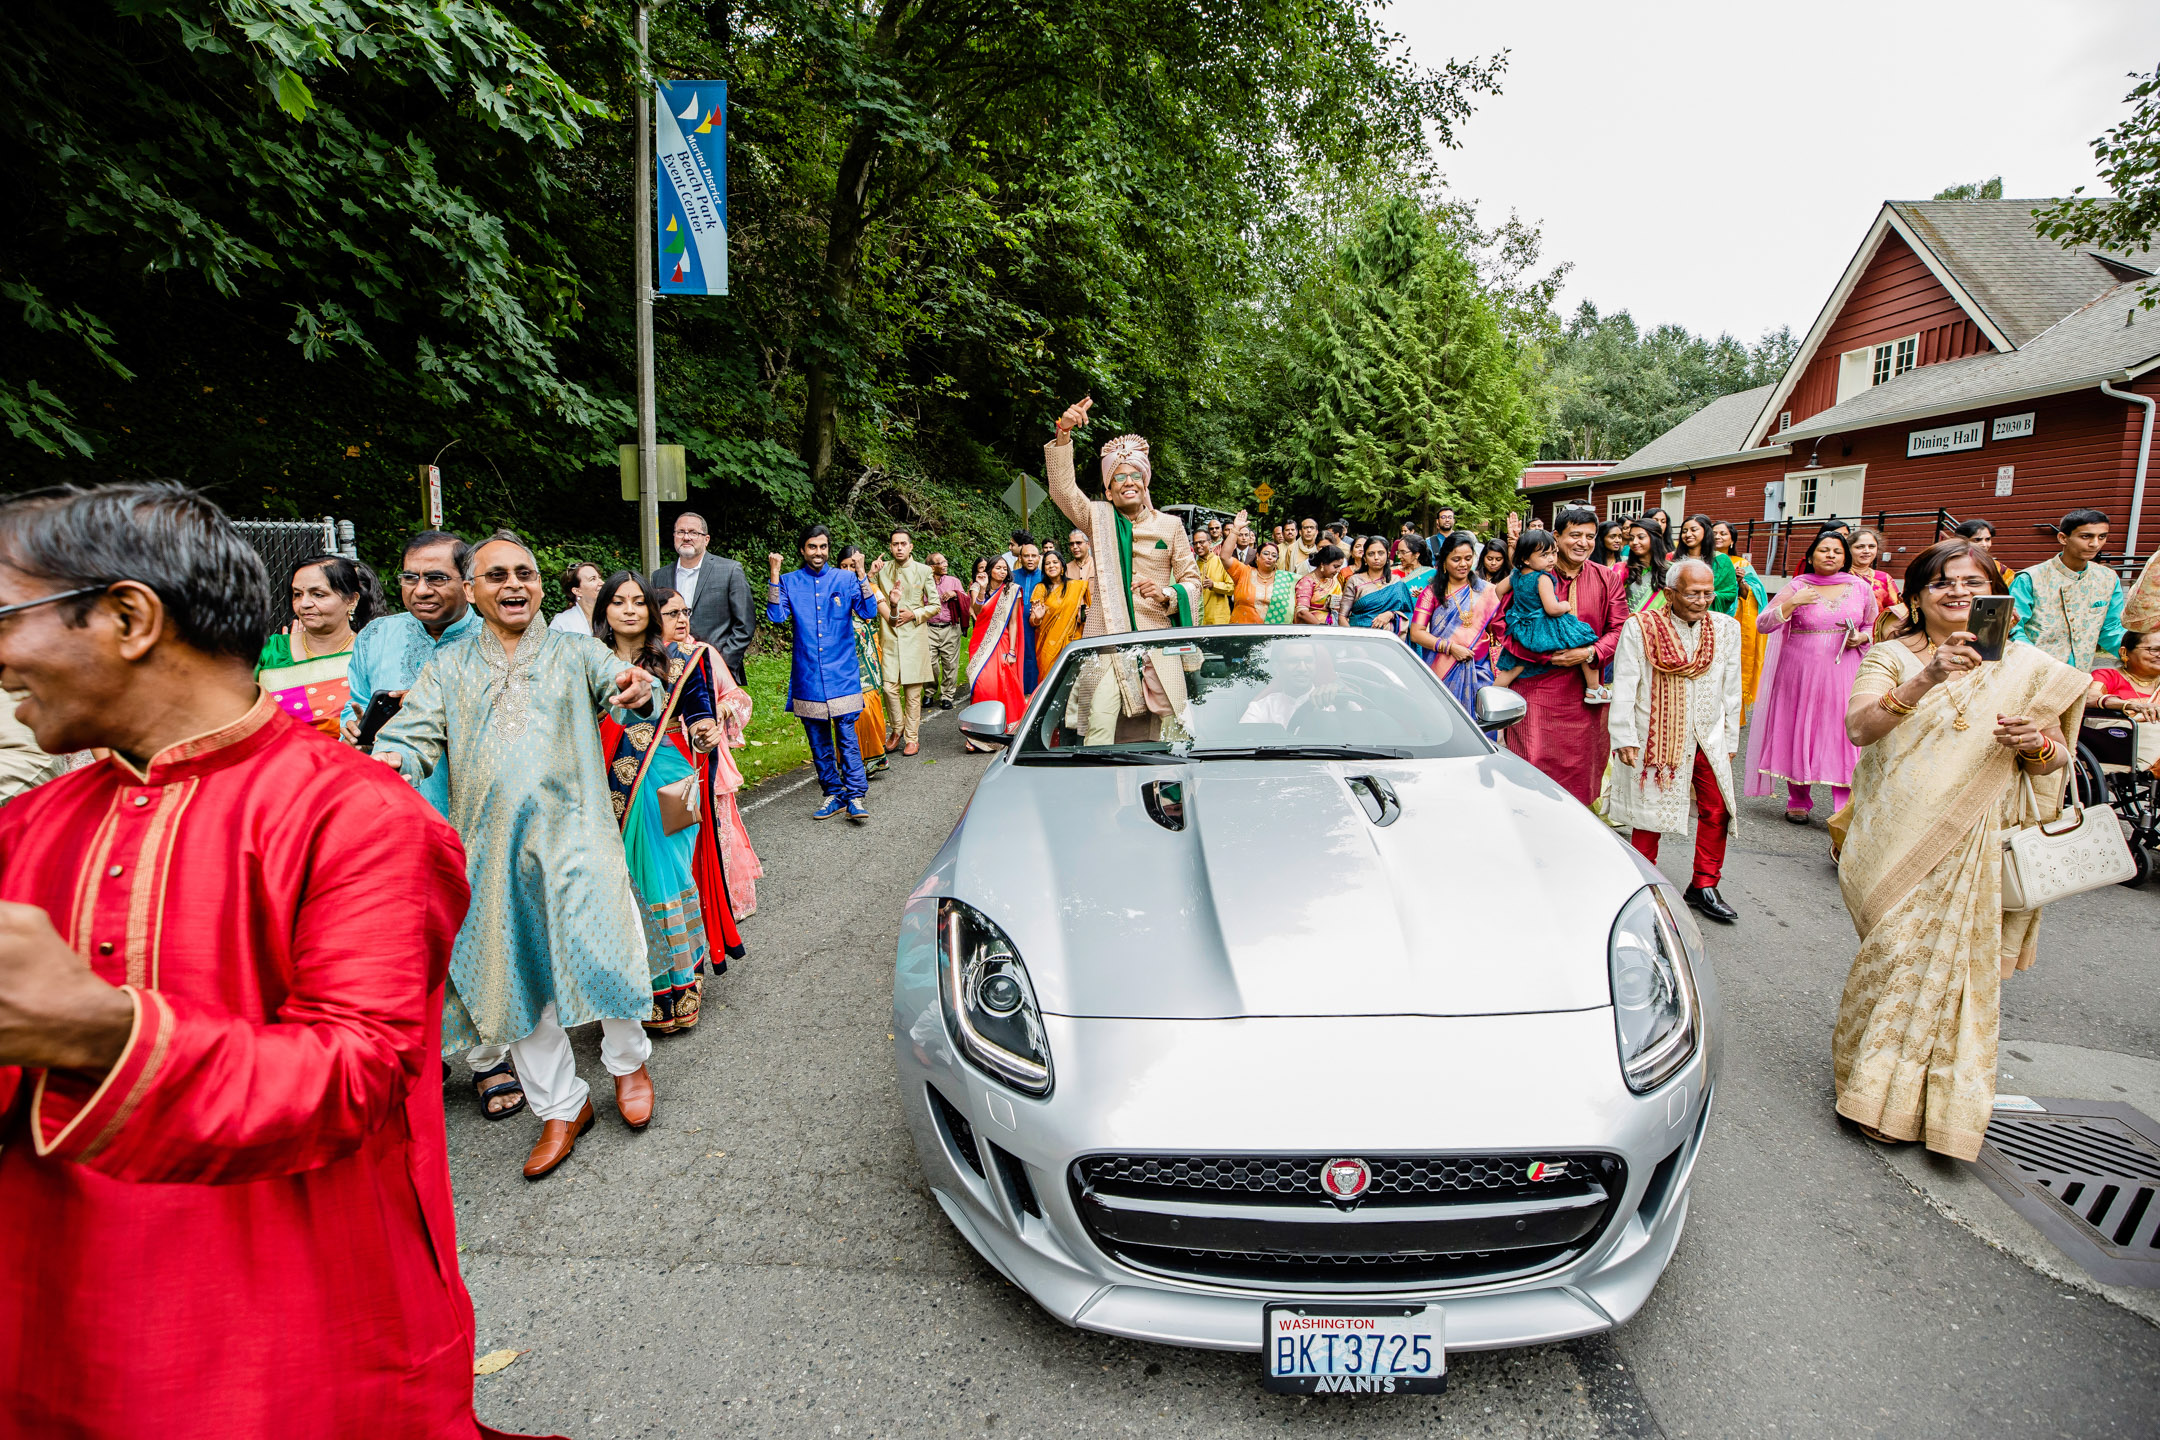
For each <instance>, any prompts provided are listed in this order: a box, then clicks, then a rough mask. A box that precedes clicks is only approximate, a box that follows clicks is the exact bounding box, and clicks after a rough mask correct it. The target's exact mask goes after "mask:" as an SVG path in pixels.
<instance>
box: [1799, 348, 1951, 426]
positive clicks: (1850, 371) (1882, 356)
mask: <svg viewBox="0 0 2160 1440" xmlns="http://www.w3.org/2000/svg"><path fill="white" fill-rule="evenodd" d="M1919 366H1920V332H1919V331H1917V330H1915V331H1913V333H1912V334H1910V335H1901V336H1899V337H1898V338H1897V339H1895V340H1885V341H1883V342H1882V343H1881V344H1879V345H1862V346H1861V347H1860V348H1859V349H1857V350H1847V351H1846V352H1845V353H1844V354H1842V355H1840V356H1838V382H1837V400H1836V401H1835V402H1834V403H1836V404H1839V405H1842V404H1844V403H1845V402H1846V401H1847V400H1850V399H1852V397H1853V396H1855V395H1858V394H1859V393H1860V392H1861V391H1863V390H1872V389H1874V388H1875V387H1876V386H1877V385H1880V384H1882V383H1883V382H1884V381H1885V380H1895V379H1897V377H1898V376H1900V375H1903V374H1904V373H1905V372H1906V371H1908V370H1916V369H1918V368H1919ZM1779 428H1780V429H1783V428H1784V427H1783V426H1782V425H1781V426H1780V427H1779Z"/></svg>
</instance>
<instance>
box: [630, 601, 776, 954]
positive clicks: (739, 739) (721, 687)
mask: <svg viewBox="0 0 2160 1440" xmlns="http://www.w3.org/2000/svg"><path fill="white" fill-rule="evenodd" d="M652 595H653V603H654V604H655V605H658V606H659V607H660V636H661V638H662V639H663V640H665V641H666V642H667V643H668V645H669V646H671V647H674V648H678V649H680V650H682V651H683V652H684V653H686V654H695V655H696V656H697V659H696V660H695V661H693V662H692V663H694V664H698V665H702V666H703V667H704V668H705V670H706V671H707V675H706V680H707V683H709V684H710V685H711V686H712V696H713V713H714V716H715V718H717V719H718V720H719V722H720V743H719V744H718V745H715V746H714V747H713V749H712V753H711V754H709V755H698V754H695V753H691V756H690V760H691V763H692V764H693V765H699V766H701V767H702V773H703V774H704V777H705V782H706V784H707V785H708V786H709V787H710V791H711V799H712V806H711V808H710V809H709V810H705V811H701V812H699V813H701V814H709V815H711V816H712V818H713V834H714V837H715V838H716V839H717V840H718V841H719V846H720V853H719V861H720V873H719V874H717V875H715V874H713V873H711V871H710V861H709V857H707V855H706V854H705V848H704V847H703V846H702V845H701V846H699V847H698V865H699V871H698V892H699V893H700V894H701V895H715V896H717V895H719V894H720V893H722V891H723V890H724V891H725V892H726V894H727V901H728V909H729V910H731V911H733V912H734V915H735V918H736V919H737V920H741V919H743V918H744V917H745V916H749V915H754V914H756V913H757V882H758V880H759V879H761V878H762V877H763V876H764V874H765V864H764V862H763V861H761V860H759V859H758V857H757V851H755V850H753V849H751V848H750V832H749V831H748V830H747V829H745V828H744V826H743V818H742V810H741V808H740V807H738V806H737V805H736V803H735V794H736V792H737V791H739V790H741V789H742V785H743V777H742V771H741V770H739V769H737V768H736V766H735V757H734V755H733V754H732V753H731V752H732V751H736V750H740V749H741V748H742V747H743V744H744V740H743V732H744V731H745V730H747V729H749V728H750V710H751V699H750V692H749V691H748V690H745V689H744V688H743V687H742V685H741V683H740V682H739V681H737V680H736V678H735V674H734V672H733V671H731V670H729V669H728V663H727V658H726V657H725V656H723V655H722V654H721V653H720V652H719V651H718V650H715V649H714V648H713V647H712V646H710V645H701V644H699V642H698V641H696V640H695V639H693V638H692V637H691V634H690V602H689V601H687V600H685V599H683V597H682V592H681V591H680V590H670V589H669V588H668V587H667V586H665V585H655V586H654V587H653V592H652ZM693 647H695V648H693ZM675 738H676V740H677V743H678V745H680V744H681V743H682V742H681V738H680V737H679V736H677V737H675ZM686 753H687V752H686ZM726 970H727V959H726V957H725V956H723V957H721V960H720V962H719V964H717V965H715V966H714V967H713V971H714V973H715V974H723V973H725V972H726Z"/></svg>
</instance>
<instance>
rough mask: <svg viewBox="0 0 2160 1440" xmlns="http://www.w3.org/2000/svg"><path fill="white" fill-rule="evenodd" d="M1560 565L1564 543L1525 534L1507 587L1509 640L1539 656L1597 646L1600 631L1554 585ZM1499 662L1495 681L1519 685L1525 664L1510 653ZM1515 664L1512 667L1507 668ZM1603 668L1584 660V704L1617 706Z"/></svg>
mask: <svg viewBox="0 0 2160 1440" xmlns="http://www.w3.org/2000/svg"><path fill="white" fill-rule="evenodd" d="M1559 563H1560V545H1559V542H1558V541H1556V540H1554V539H1553V537H1552V535H1551V533H1550V532H1548V531H1544V530H1525V531H1524V532H1523V533H1522V538H1521V539H1519V540H1517V541H1516V542H1515V573H1514V574H1513V575H1512V576H1510V577H1509V578H1510V580H1511V581H1512V583H1511V584H1510V585H1509V587H1508V589H1509V595H1508V610H1507V629H1508V638H1509V639H1511V640H1513V641H1514V642H1515V643H1516V644H1517V645H1520V646H1521V647H1522V648H1523V649H1525V650H1528V651H1531V652H1533V653H1535V654H1539V655H1552V654H1557V653H1558V652H1559V651H1562V650H1574V649H1577V648H1579V647H1581V646H1584V645H1595V644H1597V639H1598V635H1597V631H1595V630H1593V629H1591V628H1590V625H1589V622H1588V621H1586V620H1583V619H1582V618H1581V617H1579V616H1578V615H1576V613H1575V602H1574V601H1573V600H1563V599H1561V598H1560V592H1559V589H1558V588H1557V586H1556V585H1555V583H1554V581H1553V569H1554V568H1555V567H1556V566H1557V565H1559ZM1495 658H1496V659H1497V660H1498V661H1500V666H1499V667H1496V668H1495V669H1494V671H1493V678H1494V681H1495V682H1496V683H1497V684H1500V685H1512V684H1514V683H1515V680H1516V679H1517V677H1519V676H1520V675H1521V674H1522V672H1523V670H1524V669H1525V668H1526V666H1525V662H1523V661H1522V660H1520V659H1519V658H1518V657H1516V656H1514V655H1512V654H1509V653H1508V652H1506V651H1501V652H1499V654H1498V655H1497V656H1496V657H1495ZM1510 665H1511V666H1512V668H1506V667H1509V666H1510ZM1599 668H1600V667H1599V665H1598V662H1597V661H1595V660H1589V661H1585V662H1584V664H1583V666H1582V674H1583V704H1585V705H1610V704H1611V703H1612V692H1611V691H1609V690H1607V689H1606V688H1605V685H1604V679H1603V676H1602V675H1601V674H1600V673H1599Z"/></svg>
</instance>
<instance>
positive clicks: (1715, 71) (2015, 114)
mask: <svg viewBox="0 0 2160 1440" xmlns="http://www.w3.org/2000/svg"><path fill="white" fill-rule="evenodd" d="M1381 23H1382V24H1384V25H1386V26H1387V27H1389V28H1390V29H1393V30H1395V31H1397V32H1399V33H1401V34H1402V35H1403V36H1405V37H1406V38H1407V39H1408V40H1409V42H1410V45H1411V48H1412V51H1413V53H1414V54H1415V55H1416V56H1417V58H1418V59H1419V60H1421V61H1423V62H1424V63H1426V64H1429V65H1437V64H1439V63H1441V62H1442V61H1444V60H1446V59H1447V58H1448V57H1449V56H1458V57H1467V56H1470V55H1490V54H1492V53H1494V52H1495V51H1498V50H1501V49H1506V50H1509V51H1510V52H1512V53H1511V54H1510V56H1509V62H1508V71H1507V77H1506V80H1505V82H1504V86H1503V93H1502V94H1500V95H1499V96H1497V97H1493V96H1487V97H1484V98H1483V99H1481V100H1480V102H1479V104H1478V109H1477V114H1476V115H1474V116H1473V117H1472V118H1471V120H1470V122H1469V123H1468V124H1467V125H1466V126H1464V127H1463V128H1462V130H1461V131H1460V132H1459V134H1458V137H1457V138H1458V140H1459V142H1460V146H1461V148H1459V149H1457V150H1454V151H1451V152H1446V153H1445V154H1444V155H1443V158H1442V164H1443V165H1444V166H1445V168H1446V171H1447V177H1448V181H1449V184H1450V186H1451V188H1452V189H1454V190H1455V192H1456V193H1458V194H1459V195H1462V196H1466V197H1468V198H1471V199H1474V200H1476V201H1477V202H1478V204H1479V208H1480V214H1481V217H1482V218H1483V219H1484V220H1485V222H1486V223H1487V224H1491V223H1493V222H1494V221H1496V220H1499V219H1504V218H1505V217H1506V215H1507V213H1508V212H1509V211H1510V210H1513V211H1515V212H1517V213H1518V214H1520V215H1521V216H1522V218H1523V219H1525V220H1527V221H1530V222H1532V223H1534V224H1537V225H1538V226H1540V227H1541V228H1542V229H1543V231H1544V236H1545V255H1546V258H1547V260H1548V261H1562V260H1566V261H1572V262H1574V266H1575V269H1574V271H1573V273H1572V274H1571V275H1570V276H1569V278H1568V284H1567V288H1566V290H1565V291H1564V292H1563V294H1562V296H1561V305H1562V311H1563V313H1568V312H1572V311H1573V309H1574V307H1575V305H1576V302H1578V301H1580V300H1585V299H1587V300H1594V301H1596V302H1597V304H1598V307H1599V308H1600V309H1601V310H1604V311H1607V312H1610V311H1613V310H1621V309H1625V310H1628V311H1630V312H1632V313H1633V314H1634V316H1635V318H1636V320H1637V321H1639V322H1643V323H1644V324H1646V325H1648V324H1657V323H1663V322H1666V321H1677V322H1679V323H1680V324H1683V325H1686V326H1687V327H1688V328H1689V329H1691V330H1696V331H1701V332H1706V333H1708V334H1711V335H1715V334H1717V333H1718V332H1720V331H1730V332H1731V333H1732V334H1733V335H1734V336H1736V337H1737V338H1739V339H1741V340H1743V341H1752V340H1754V339H1755V338H1756V337H1757V336H1759V335H1761V334H1762V332H1763V331H1765V330H1767V329H1772V328H1775V327H1776V326H1778V325H1790V326H1792V328H1793V330H1794V331H1795V332H1796V333H1805V331H1806V330H1807V327H1808V326H1809V325H1810V324H1812V323H1813V322H1814V319H1815V315H1816V312H1817V311H1818V310H1819V309H1820V308H1821V306H1822V302H1823V301H1824V299H1826V298H1827V297H1828V295H1829V291H1830V287H1831V286H1832V285H1833V284H1835V283H1836V281H1837V277H1838V274H1839V272H1840V271H1842V270H1843V268H1844V266H1845V264H1846V262H1847V261H1848V260H1850V259H1851V257H1852V252H1853V250H1854V249H1855V247H1857V246H1858V245H1859V243H1860V240H1861V238H1862V237H1863V236H1864V235H1865V234H1866V232H1867V227H1868V225H1869V223H1870V222H1871V221H1872V220H1873V219H1874V217H1875V212H1876V210H1877V209H1878V207H1879V206H1880V204H1881V202H1882V201H1884V200H1925V199H1927V198H1928V197H1929V196H1931V195H1933V194H1934V193H1935V192H1936V191H1937V190H1940V189H1942V188H1944V187H1945V186H1949V185H1955V184H1959V183H1962V182H1964V181H1978V180H1985V179H1987V178H1988V177H1989V176H1991V175H1996V174H2000V175H2001V176H2002V177H2003V193H2004V194H2005V195H2006V196H2011V197H2019V196H2051V195H2060V194H2066V193H2068V192H2069V190H2070V189H2071V187H2073V186H2076V185H2085V186H2087V187H2088V190H2089V191H2090V190H2093V189H2097V187H2096V186H2095V184H2094V173H2093V163H2092V146H2091V142H2092V140H2093V138H2094V137H2095V136H2097V135H2099V134H2100V133H2101V131H2103V130H2105V129H2106V128H2107V127H2108V126H2110V125H2112V124H2114V123H2116V121H2118V120H2119V119H2121V118H2123V117H2124V116H2126V115H2127V114H2128V113H2129V110H2128V107H2127V106H2125V105H2124V104H2123V103H2122V97H2123V96H2124V95H2126V94H2128V93H2129V90H2130V87H2131V84H2132V82H2131V80H2130V79H2128V78H2127V76H2128V72H2130V71H2132V70H2140V71H2146V70H2150V69H2151V68H2152V67H2153V65H2154V63H2155V62H2156V61H2160V3H2155V0H2025V3H2006V0H1859V3H1856V0H1813V3H1810V4H1808V5H1805V6H1799V7H1793V6H1775V7H1773V6H1768V5H1756V4H1747V3H1733V0H1718V3H1708V4H1706V3H1701V0H1664V3H1659V4H1649V5H1623V4H1615V3H1611V0H1605V3H1585V0H1542V3H1539V4H1536V5H1534V6H1533V5H1500V4H1494V3H1491V0H1475V3H1472V0H1395V3H1394V4H1392V5H1391V6H1390V7H1389V8H1388V9H1387V10H1385V11H1384V12H1383V13H1382V15H1381Z"/></svg>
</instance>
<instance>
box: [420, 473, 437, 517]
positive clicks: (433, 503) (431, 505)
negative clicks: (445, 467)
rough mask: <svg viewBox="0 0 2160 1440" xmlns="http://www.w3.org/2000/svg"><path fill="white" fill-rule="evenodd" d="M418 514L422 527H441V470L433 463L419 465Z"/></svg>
mask: <svg viewBox="0 0 2160 1440" xmlns="http://www.w3.org/2000/svg"><path fill="white" fill-rule="evenodd" d="M420 515H421V525H422V528H424V529H428V530H440V529H442V471H440V470H438V469H436V468H435V467H434V466H433V465H422V466H421V467H420Z"/></svg>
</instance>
